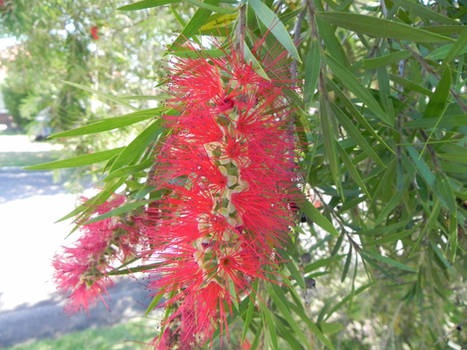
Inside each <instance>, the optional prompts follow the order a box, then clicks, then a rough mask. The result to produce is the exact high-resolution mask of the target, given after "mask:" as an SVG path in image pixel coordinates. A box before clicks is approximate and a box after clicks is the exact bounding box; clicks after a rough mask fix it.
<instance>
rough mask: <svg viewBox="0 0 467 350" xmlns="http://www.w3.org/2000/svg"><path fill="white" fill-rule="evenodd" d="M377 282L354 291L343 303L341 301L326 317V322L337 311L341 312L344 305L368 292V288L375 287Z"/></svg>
mask: <svg viewBox="0 0 467 350" xmlns="http://www.w3.org/2000/svg"><path fill="white" fill-rule="evenodd" d="M375 283H376V282H371V283H368V284H365V285H363V286H361V287H360V288H358V289H356V290H352V292H351V293H350V294H349V295H347V296H346V297H345V298H344V299H342V300H341V301H339V302H338V303H337V304H336V305H335V306H334V307H333V308H331V309H330V310H329V311H328V313H327V315H326V317H325V318H324V320H325V321H326V320H328V319H329V318H330V317H331V316H332V315H333V314H334V312H336V311H337V310H339V309H340V308H341V307H342V306H343V305H345V304H346V303H347V302H348V301H350V300H352V299H353V297H354V296H356V295H359V294H360V293H363V292H364V291H365V290H367V289H368V288H370V287H371V286H372V285H374V284H375Z"/></svg>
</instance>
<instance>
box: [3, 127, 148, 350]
mask: <svg viewBox="0 0 467 350" xmlns="http://www.w3.org/2000/svg"><path fill="white" fill-rule="evenodd" d="M7 140H8V142H5V137H2V136H0V151H2V152H5V151H11V149H10V150H8V149H5V148H8V147H10V148H12V149H14V150H20V151H22V152H28V151H29V150H31V149H33V150H35V151H37V150H38V149H39V150H40V151H44V150H45V151H46V150H47V148H46V147H47V146H44V144H39V145H36V144H33V143H29V144H28V143H27V142H28V141H27V140H26V139H25V138H23V139H22V140H21V139H20V138H16V139H15V140H16V141H17V142H16V143H15V142H13V143H12V142H11V140H12V138H11V137H10V136H9V137H7ZM76 201H77V196H75V195H72V194H69V193H67V192H66V191H65V190H64V188H63V186H62V184H57V183H54V182H53V179H52V173H51V172H40V171H34V172H31V171H23V170H21V169H20V168H11V167H10V168H0V348H1V347H3V346H8V345H12V344H16V343H20V342H24V341H26V340H30V339H38V338H42V337H51V336H56V335H59V334H63V333H66V332H70V331H73V330H80V329H84V328H87V327H90V326H94V325H110V324H114V323H118V322H119V321H121V320H122V319H124V318H127V317H128V316H131V315H136V314H139V315H141V314H142V311H143V310H144V309H145V308H146V306H147V305H148V303H149V301H150V297H149V296H148V293H147V292H146V290H145V288H144V285H143V282H141V281H135V280H122V281H121V282H119V283H118V284H117V285H116V287H115V288H113V289H111V290H110V298H111V301H110V303H109V306H110V310H107V309H106V308H105V307H104V306H103V305H100V306H99V307H96V309H94V310H91V312H90V313H89V315H86V314H77V315H74V316H73V317H71V318H70V317H68V316H66V315H65V314H64V313H63V303H64V300H63V297H61V296H59V295H57V294H56V293H55V285H54V283H53V279H52V276H53V269H52V266H51V261H52V259H53V256H54V254H55V252H56V251H57V250H58V249H59V247H60V246H62V245H66V244H70V243H71V242H73V240H74V239H75V238H76V234H74V235H72V236H71V237H70V238H69V239H67V240H64V237H65V236H66V235H67V233H68V232H70V230H71V227H72V226H71V225H70V222H60V223H56V224H55V223H54V222H55V221H56V220H57V219H59V218H60V217H61V216H64V215H65V214H67V213H68V212H70V211H71V210H72V209H73V208H74V207H75V204H76Z"/></svg>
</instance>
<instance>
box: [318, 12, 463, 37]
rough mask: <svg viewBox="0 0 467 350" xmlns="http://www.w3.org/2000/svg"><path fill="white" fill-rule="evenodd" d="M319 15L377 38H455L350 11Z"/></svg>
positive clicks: (336, 23)
mask: <svg viewBox="0 0 467 350" xmlns="http://www.w3.org/2000/svg"><path fill="white" fill-rule="evenodd" d="M318 16H319V17H320V18H321V19H323V20H325V21H327V22H329V23H332V24H335V25H338V26H340V27H343V28H347V29H350V30H353V31H355V32H358V33H362V34H366V35H369V36H373V37H377V38H391V39H396V40H407V41H414V42H420V43H438V42H446V41H454V40H453V39H451V38H449V37H446V36H443V35H440V34H436V33H432V32H429V31H427V30H423V29H418V28H415V27H411V26H409V25H407V24H405V23H401V22H395V21H390V20H387V19H382V18H376V17H372V16H365V15H360V14H356V13H348V12H337V11H336V12H321V11H320V12H318Z"/></svg>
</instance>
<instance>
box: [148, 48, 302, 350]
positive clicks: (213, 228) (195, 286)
mask: <svg viewBox="0 0 467 350" xmlns="http://www.w3.org/2000/svg"><path fill="white" fill-rule="evenodd" d="M189 49H192V50H193V51H194V48H193V47H189ZM258 51H259V49H258V47H256V48H255V49H254V50H253V52H254V53H258ZM259 59H260V58H259ZM262 61H263V62H264V64H263V65H264V66H265V67H266V72H267V73H268V75H269V77H270V79H267V78H265V77H262V76H261V75H259V74H258V73H257V72H256V71H255V70H254V69H253V66H252V64H251V63H247V62H245V61H244V60H243V59H242V58H241V57H239V56H238V55H237V54H236V53H235V52H225V57H222V58H204V57H197V58H183V59H179V60H178V61H177V62H176V63H175V64H174V65H175V68H174V69H173V70H172V75H171V79H170V85H169V86H170V92H171V94H172V96H173V98H172V99H171V100H170V101H169V105H170V107H172V108H173V109H175V110H176V111H178V112H179V113H178V115H176V116H173V115H171V116H166V117H165V119H166V124H167V126H168V127H170V128H171V129H172V133H171V135H170V136H169V137H168V138H167V139H166V142H165V144H164V145H163V146H162V147H161V149H160V152H159V153H158V155H157V156H156V162H157V164H158V165H157V169H156V172H155V175H154V178H153V182H154V185H155V186H156V187H157V189H158V190H164V192H165V193H168V194H167V195H165V196H164V197H163V198H162V199H161V200H159V201H158V202H157V205H154V206H152V207H151V208H150V210H149V217H150V218H152V221H151V225H150V227H149V228H148V232H149V234H150V236H151V237H150V238H149V239H150V241H151V246H152V247H153V256H154V257H156V258H157V260H158V261H159V262H161V265H160V267H159V268H157V269H156V270H155V271H154V273H155V274H156V275H157V276H159V277H158V278H157V279H156V280H155V281H154V282H153V284H152V287H153V288H154V289H157V290H159V291H160V293H168V294H170V295H173V297H171V298H170V299H169V300H168V301H167V302H166V306H167V307H169V308H173V309H174V310H175V311H174V312H173V313H172V315H171V316H170V317H169V318H168V320H167V321H166V322H165V324H164V325H165V331H164V332H163V334H162V335H161V337H160V339H159V342H158V345H157V346H158V349H170V348H172V346H174V345H173V344H172V343H173V342H174V341H176V339H178V341H177V342H178V343H177V344H178V345H177V346H179V347H181V348H183V349H185V348H186V349H191V348H192V347H193V346H194V344H202V343H204V342H205V341H207V340H208V339H210V338H211V337H212V334H213V332H214V329H215V328H216V327H220V330H221V332H222V331H223V330H226V331H227V332H228V329H227V320H226V318H227V314H228V313H229V312H231V308H232V305H233V304H234V303H235V302H237V301H239V299H240V298H244V297H247V296H248V295H249V294H250V293H253V291H252V287H251V284H252V282H254V281H255V280H257V279H259V278H261V279H267V274H268V272H266V270H267V269H266V267H267V266H271V265H274V264H275V263H276V261H275V259H277V258H278V254H277V253H276V250H277V248H278V247H281V245H282V244H283V242H285V240H286V239H287V232H288V230H289V227H290V225H291V224H292V222H293V220H294V212H293V211H292V210H290V206H289V204H288V203H289V202H290V201H293V197H294V196H293V195H292V193H294V192H295V191H294V189H295V184H294V179H295V177H296V174H295V168H296V167H295V164H294V150H295V140H294V138H293V132H291V131H290V121H289V119H290V118H289V113H290V110H289V108H288V103H287V99H286V98H285V96H284V92H285V89H287V88H288V87H287V79H286V75H285V74H287V71H286V70H284V69H283V67H284V65H285V62H286V54H285V53H281V54H280V55H278V56H277V57H274V58H271V57H265V58H263V59H262ZM289 85H290V84H289ZM221 334H222V333H221Z"/></svg>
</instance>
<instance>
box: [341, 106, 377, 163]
mask: <svg viewBox="0 0 467 350" xmlns="http://www.w3.org/2000/svg"><path fill="white" fill-rule="evenodd" d="M332 109H333V111H334V114H335V115H336V117H337V119H338V120H339V122H340V123H341V124H342V126H343V127H344V129H345V130H346V131H347V132H348V133H349V135H350V137H351V138H352V140H353V141H355V142H356V143H357V144H358V145H359V146H360V147H361V148H362V150H363V151H365V152H366V153H367V154H368V155H369V156H370V157H371V158H373V160H375V161H376V162H377V163H378V164H380V165H382V166H383V167H386V164H385V163H384V162H383V161H382V160H381V158H380V157H379V156H378V154H377V153H376V152H375V150H374V148H373V147H372V146H371V145H370V144H369V143H368V141H367V139H366V138H365V137H364V136H363V135H362V133H361V132H360V131H359V130H358V129H357V127H356V126H355V125H354V123H353V122H352V120H350V119H349V118H348V117H347V115H345V113H344V112H343V111H342V110H340V109H339V107H337V106H336V105H333V106H332Z"/></svg>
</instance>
